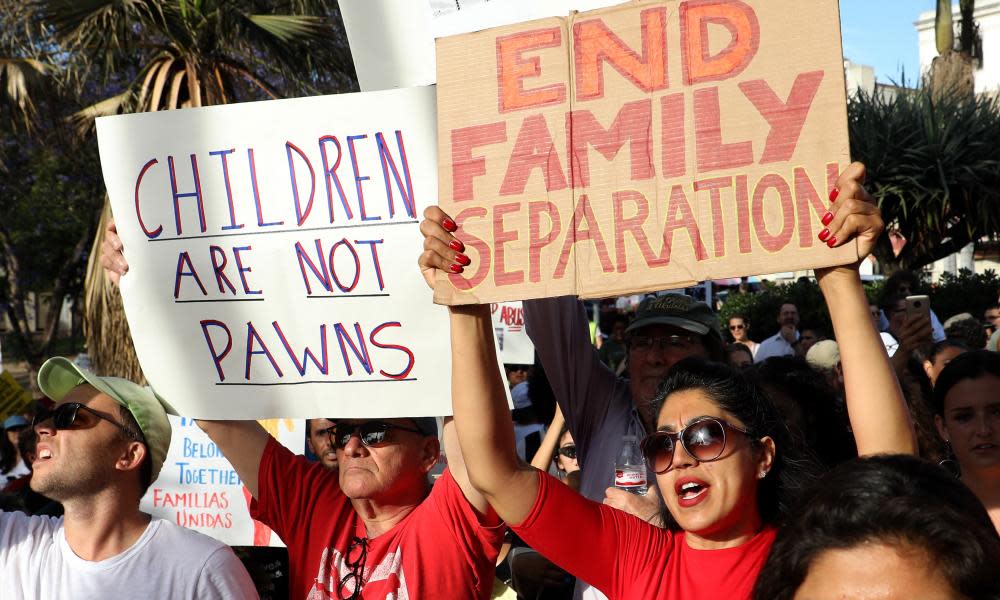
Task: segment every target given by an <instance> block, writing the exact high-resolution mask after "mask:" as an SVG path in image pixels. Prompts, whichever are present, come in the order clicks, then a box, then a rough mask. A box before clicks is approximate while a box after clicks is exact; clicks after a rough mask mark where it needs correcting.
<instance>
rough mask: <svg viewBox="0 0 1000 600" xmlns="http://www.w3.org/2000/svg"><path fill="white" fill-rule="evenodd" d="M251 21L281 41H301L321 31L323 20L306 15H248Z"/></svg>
mask: <svg viewBox="0 0 1000 600" xmlns="http://www.w3.org/2000/svg"><path fill="white" fill-rule="evenodd" d="M247 19H249V20H250V22H251V23H253V24H254V25H256V26H257V27H260V28H261V29H263V30H264V31H266V32H267V33H269V34H271V35H273V36H274V37H276V38H278V39H279V40H281V41H283V42H301V41H304V40H308V39H311V38H314V37H315V36H317V35H319V34H320V33H321V32H322V31H323V20H322V19H321V18H319V17H312V16H306V15H248V16H247Z"/></svg>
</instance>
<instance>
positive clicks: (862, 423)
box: [816, 163, 917, 456]
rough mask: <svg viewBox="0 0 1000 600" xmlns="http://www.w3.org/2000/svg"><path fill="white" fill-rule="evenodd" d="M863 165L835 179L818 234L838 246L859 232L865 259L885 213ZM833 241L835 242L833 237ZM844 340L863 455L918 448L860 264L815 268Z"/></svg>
mask: <svg viewBox="0 0 1000 600" xmlns="http://www.w3.org/2000/svg"><path fill="white" fill-rule="evenodd" d="M864 178H865V167H864V165H862V164H861V163H854V164H852V165H850V166H849V167H848V168H847V169H846V170H845V171H844V172H843V173H841V175H840V178H839V179H838V180H837V191H838V194H837V195H836V196H835V201H834V202H833V205H832V206H831V208H830V212H831V213H832V214H833V220H832V221H830V223H829V225H828V226H827V228H828V230H829V231H828V232H827V233H826V234H824V236H823V237H821V238H820V239H822V240H825V241H827V242H828V244H829V245H830V246H831V247H836V246H839V245H841V244H844V243H846V242H848V241H850V240H851V239H853V238H857V241H858V254H859V256H860V257H861V260H864V259H865V258H867V257H868V255H869V254H870V253H871V251H872V249H873V248H874V247H875V241H876V240H877V239H878V236H879V235H880V234H881V233H882V230H883V229H884V223H883V222H882V215H881V213H880V212H879V210H878V208H876V207H875V205H874V203H873V202H872V197H871V196H870V195H869V194H868V192H867V191H866V190H865V189H864V187H862V184H863V182H864ZM830 242H832V243H830ZM816 278H817V280H818V281H819V285H820V289H822V291H823V296H824V298H826V305H827V308H828V310H829V311H830V317H831V319H832V321H833V330H834V335H835V336H836V338H837V344H838V345H839V346H840V363H841V367H842V368H843V370H844V388H845V392H846V397H847V411H848V415H849V416H850V419H851V428H852V429H853V430H854V438H855V441H856V442H857V446H858V454H859V455H861V456H865V455H869V454H879V453H896V454H915V453H916V451H917V442H916V437H915V435H914V433H913V426H912V424H911V421H910V413H909V410H908V409H907V406H906V400H905V399H904V398H903V393H902V391H901V390H900V387H899V382H898V381H897V380H896V376H895V374H894V373H893V370H892V367H891V365H890V363H889V357H888V356H887V355H886V352H885V346H884V345H883V344H882V340H881V338H880V337H879V334H878V332H877V331H875V326H874V325H873V324H872V320H871V315H870V314H869V312H868V300H867V298H866V297H865V291H864V288H863V287H862V285H861V276H860V275H859V274H858V264H854V265H847V266H843V267H832V268H829V269H817V270H816Z"/></svg>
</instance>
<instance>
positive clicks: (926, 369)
mask: <svg viewBox="0 0 1000 600" xmlns="http://www.w3.org/2000/svg"><path fill="white" fill-rule="evenodd" d="M933 369H934V365H933V364H932V363H931V361H929V360H925V361H924V374H925V375H927V379H929V380H930V381H931V385H933V384H934V378H933V377H931V371H932V370H933Z"/></svg>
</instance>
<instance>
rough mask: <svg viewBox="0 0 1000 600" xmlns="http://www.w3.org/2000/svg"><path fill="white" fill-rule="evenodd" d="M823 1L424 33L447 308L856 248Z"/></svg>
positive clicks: (690, 0) (825, 257)
mask: <svg viewBox="0 0 1000 600" xmlns="http://www.w3.org/2000/svg"><path fill="white" fill-rule="evenodd" d="M839 23H840V22H839V11H838V6H837V2H836V0H820V1H817V2H809V3H806V4H803V3H801V2H795V1H794V0H766V1H765V0H748V1H740V0H685V1H677V0H672V1H664V0H659V1H655V2H654V1H643V2H630V3H628V4H625V5H621V6H616V7H611V8H606V9H599V10H595V11H590V12H584V13H578V14H574V15H571V16H569V17H566V18H549V19H542V20H537V21H532V22H528V23H521V24H518V25H511V26H507V27H500V28H496V29H490V30H486V31H480V32H476V33H470V34H465V35H460V36H454V37H450V38H441V39H439V40H438V43H437V61H438V69H437V78H438V132H439V136H438V143H439V146H438V148H439V156H440V160H439V187H440V191H441V205H442V207H443V208H444V209H445V211H446V212H449V213H450V214H451V215H452V216H453V217H454V218H455V220H456V221H457V222H458V223H459V226H460V228H459V230H458V234H457V235H458V236H459V237H460V239H462V241H463V242H464V243H465V246H466V248H467V249H468V250H469V252H470V257H471V258H472V260H473V265H472V267H470V268H467V269H466V272H465V273H464V274H461V275H452V276H447V277H445V276H444V275H442V276H441V279H442V280H443V281H444V280H446V281H450V282H451V283H452V286H445V285H439V286H437V291H436V294H435V300H437V301H439V302H443V303H447V304H461V303H471V302H496V301H503V300H512V299H526V298H535V297H546V296H557V295H563V294H577V295H579V296H583V297H607V296H616V295H623V294H628V293H635V292H642V291H649V290H657V289H668V288H678V287H684V286H687V285H690V284H693V283H694V282H697V281H701V280H706V279H721V278H725V277H732V276H739V275H745V274H749V273H761V272H768V273H770V272H775V271H793V270H800V269H806V268H814V267H820V266H829V265H834V264H844V263H849V262H852V261H854V260H856V259H857V248H856V244H854V243H850V244H846V245H844V246H843V247H841V248H838V249H830V248H827V247H826V245H825V244H823V243H821V242H820V241H819V240H818V239H817V235H818V234H819V232H820V231H821V230H822V229H823V225H822V223H821V219H822V217H823V215H824V214H825V213H826V211H827V207H826V198H827V195H828V194H829V193H830V191H831V190H832V189H833V184H834V182H835V181H836V177H837V175H838V173H839V172H840V170H841V169H843V168H844V167H846V166H847V164H848V161H849V153H848V150H849V147H848V139H847V117H846V103H845V91H844V72H843V59H842V56H841V51H840V24H839Z"/></svg>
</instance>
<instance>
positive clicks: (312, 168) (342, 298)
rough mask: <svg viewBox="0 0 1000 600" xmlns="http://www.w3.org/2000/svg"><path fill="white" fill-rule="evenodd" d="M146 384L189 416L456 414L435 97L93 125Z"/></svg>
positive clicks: (408, 95)
mask: <svg viewBox="0 0 1000 600" xmlns="http://www.w3.org/2000/svg"><path fill="white" fill-rule="evenodd" d="M97 128H98V137H99V142H100V150H101V163H102V166H103V169H104V179H105V183H106V184H107V188H108V193H109V195H110V198H111V203H112V208H113V212H114V215H115V218H116V223H117V227H118V233H119V235H120V236H121V238H122V240H123V242H124V245H125V255H126V258H127V259H128V261H129V273H128V274H126V275H125V276H124V277H123V278H122V282H121V290H122V294H123V297H124V302H125V312H126V315H127V317H128V321H129V326H130V328H131V331H132V336H133V340H134V342H135V348H136V352H137V354H138V357H139V360H140V362H141V364H142V368H143V371H144V373H145V375H146V377H147V379H148V380H149V382H150V384H151V385H152V386H153V387H154V388H155V389H156V390H157V392H159V393H160V394H161V395H162V396H163V397H164V398H166V399H167V401H168V402H169V403H170V404H172V406H173V408H174V409H175V410H176V411H177V412H178V413H179V414H183V415H185V416H189V417H195V418H207V419H219V418H230V419H231V418H271V417H297V418H309V417H348V416H353V417H385V416H402V415H406V416H435V415H442V414H449V413H450V403H449V398H448V393H447V390H448V389H449V386H450V381H451V379H450V377H451V375H450V361H449V360H448V358H447V357H448V356H449V349H448V336H447V333H446V332H447V330H448V316H447V312H446V311H445V310H443V309H441V308H440V307H437V306H433V305H432V303H431V293H430V290H429V289H428V287H427V285H426V284H425V283H424V281H423V278H422V277H421V275H420V272H419V270H418V269H417V268H416V259H417V256H418V255H419V253H420V251H421V249H422V244H423V238H422V236H421V235H420V232H419V230H418V222H419V219H420V217H421V214H422V211H423V209H424V208H425V207H426V206H427V205H428V204H431V203H434V202H435V201H436V199H437V189H436V178H435V173H436V169H435V165H436V152H435V145H434V139H435V138H434V136H435V131H434V91H433V89H428V88H423V89H406V90H392V91H386V92H373V93H367V94H344V95H339V96H326V97H314V98H301V99H294V100H277V101H271V102H256V103H245V104H235V105H230V106H218V107H208V108H199V109H189V110H179V111H167V112H159V113H146V114H136V115H123V116H117V117H110V118H103V119H100V120H98V123H97Z"/></svg>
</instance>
